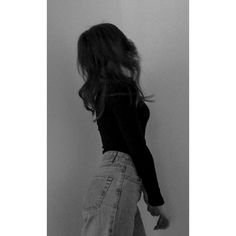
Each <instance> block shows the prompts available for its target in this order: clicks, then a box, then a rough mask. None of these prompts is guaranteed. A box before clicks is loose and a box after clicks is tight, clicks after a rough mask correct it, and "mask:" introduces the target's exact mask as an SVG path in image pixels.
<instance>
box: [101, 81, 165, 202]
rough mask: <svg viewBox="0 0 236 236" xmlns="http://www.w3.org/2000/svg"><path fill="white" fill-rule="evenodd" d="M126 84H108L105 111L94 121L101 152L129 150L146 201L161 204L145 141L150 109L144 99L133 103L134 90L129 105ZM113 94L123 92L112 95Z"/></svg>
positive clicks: (152, 164)
mask: <svg viewBox="0 0 236 236" xmlns="http://www.w3.org/2000/svg"><path fill="white" fill-rule="evenodd" d="M127 86H128V85H123V84H122V85H121V84H119V85H118V84H115V85H112V86H109V87H108V92H107V94H108V96H106V98H105V109H104V113H103V115H102V116H101V117H100V119H98V121H97V126H98V130H99V132H100V136H101V140H102V148H103V151H102V153H104V152H106V151H108V150H117V151H122V152H125V153H128V154H129V155H130V156H131V158H132V161H133V163H134V165H135V168H136V171H137V174H138V176H139V177H140V178H141V179H142V183H143V187H144V188H145V190H146V193H147V195H148V202H149V204H150V205H152V206H159V205H163V204H164V199H163V197H162V195H161V192H160V189H159V184H158V180H157V176H156V172H155V165H154V161H153V157H152V154H151V152H150V150H149V148H148V147H147V144H146V141H145V130H146V125H147V122H148V119H149V117H150V111H149V108H148V106H147V105H146V104H145V102H143V101H141V102H140V103H139V104H138V106H137V107H136V106H135V99H134V96H133V95H134V93H133V95H132V98H133V99H132V104H130V97H129V93H128V87H127ZM131 91H132V89H131ZM114 93H124V95H115V96H111V94H114ZM97 112H98V111H96V114H97Z"/></svg>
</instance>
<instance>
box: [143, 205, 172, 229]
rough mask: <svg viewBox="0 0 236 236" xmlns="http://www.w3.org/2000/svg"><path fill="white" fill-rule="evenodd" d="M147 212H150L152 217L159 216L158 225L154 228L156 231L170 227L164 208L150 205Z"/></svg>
mask: <svg viewBox="0 0 236 236" xmlns="http://www.w3.org/2000/svg"><path fill="white" fill-rule="evenodd" d="M147 210H148V211H149V212H150V214H151V215H152V216H159V218H158V221H157V224H156V226H155V227H154V230H158V229H166V228H167V227H168V226H169V221H168V219H167V218H166V216H165V214H164V213H163V211H162V206H151V205H148V207H147Z"/></svg>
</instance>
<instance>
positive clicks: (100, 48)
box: [77, 23, 154, 122]
mask: <svg viewBox="0 0 236 236" xmlns="http://www.w3.org/2000/svg"><path fill="white" fill-rule="evenodd" d="M77 69H78V72H79V74H80V75H81V76H82V78H83V80H84V84H83V86H82V87H81V88H80V89H79V91H78V94H79V96H80V97H81V98H82V100H83V103H84V107H85V108H86V109H87V110H89V111H91V112H92V115H94V114H95V113H96V111H97V110H98V108H99V110H100V113H99V114H97V117H96V118H95V119H94V120H93V122H96V121H97V120H98V119H99V118H100V117H101V115H102V113H103V111H104V107H105V98H106V96H110V95H111V94H110V95H108V92H107V91H108V89H107V88H108V86H109V85H112V86H113V85H114V86H116V85H117V86H118V85H121V84H122V85H130V86H131V87H132V88H133V89H134V91H135V94H136V95H135V96H136V97H135V101H136V102H135V104H136V106H137V105H138V102H139V101H140V100H142V101H147V102H153V100H150V99H149V97H152V96H154V95H150V96H144V94H143V92H142V89H141V87H140V81H139V80H140V72H141V68H140V56H139V53H138V51H137V48H136V46H135V44H134V43H133V42H132V41H131V40H130V39H128V38H127V37H126V36H125V35H124V33H123V32H122V31H121V30H120V29H119V28H118V27H117V26H115V25H113V24H111V23H101V24H97V25H94V26H92V27H91V28H89V29H88V30H86V31H84V32H83V33H82V34H81V35H80V36H79V39H78V43H77ZM124 70H126V71H128V74H129V75H128V74H125V73H124ZM130 86H127V88H128V91H129V94H130V97H132V96H131V90H130V89H129V88H130ZM119 94H121V93H116V94H112V95H119ZM131 99H132V98H131Z"/></svg>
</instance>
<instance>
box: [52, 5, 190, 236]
mask: <svg viewBox="0 0 236 236" xmlns="http://www.w3.org/2000/svg"><path fill="white" fill-rule="evenodd" d="M102 21H109V22H111V23H114V24H116V25H117V26H118V27H119V28H121V29H122V30H123V31H124V32H125V33H126V35H127V36H128V37H130V38H131V39H132V40H133V41H134V42H135V43H136V45H137V47H138V49H139V51H140V54H141V56H142V58H143V61H142V69H143V72H142V76H141V80H142V85H143V88H144V91H145V92H146V93H147V94H150V93H154V94H155V98H156V103H148V106H149V108H150V110H151V117H150V120H149V123H148V126H147V137H146V139H147V143H148V145H149V147H150V150H151V152H152V154H153V157H154V160H155V162H156V167H157V173H158V178H159V182H160V187H161V189H162V192H163V195H164V197H165V199H166V211H167V214H169V216H170V220H171V226H170V228H169V229H168V230H165V231H159V233H158V235H168V236H172V235H173V236H178V235H180V236H187V235H188V2H187V0H179V1H178V2H177V1H174V0H165V1H160V0H145V1H144V0H143V1H141V0H129V1H127V0H121V1H115V0H99V1H92V0H80V1H78V0H67V1H63V0H48V236H72V235H73V236H74V235H79V232H80V228H81V223H82V219H81V215H80V211H81V201H82V198H83V195H84V191H85V189H86V187H87V185H88V183H89V180H90V178H91V175H92V173H93V169H94V168H95V166H96V162H97V159H98V157H99V156H100V155H101V140H100V137H99V133H98V130H97V127H96V125H95V124H93V123H92V122H91V118H92V116H91V114H90V113H89V112H86V111H85V110H84V108H83V105H82V101H81V100H80V99H79V98H78V96H77V90H78V88H79V87H80V86H81V85H82V80H81V78H80V77H79V75H78V73H77V71H76V65H75V62H76V43H77V39H78V35H79V34H80V32H82V31H83V30H85V29H87V28H88V27H89V26H92V25H93V24H97V23H101V22H102ZM91 147H93V148H91ZM139 205H140V207H141V213H142V216H143V220H144V223H145V227H146V231H147V233H148V235H150V236H151V235H157V232H155V231H152V227H153V225H154V220H155V219H154V218H153V217H152V216H150V215H149V214H148V213H147V212H146V211H145V205H144V203H143V202H140V203H139Z"/></svg>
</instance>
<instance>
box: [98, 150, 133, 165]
mask: <svg viewBox="0 0 236 236" xmlns="http://www.w3.org/2000/svg"><path fill="white" fill-rule="evenodd" d="M102 159H103V160H104V161H106V160H109V161H112V162H122V163H125V164H127V165H130V166H132V167H134V164H133V161H132V158H131V156H130V155H129V154H128V153H125V152H121V151H116V150H109V151H106V152H104V153H103V155H102Z"/></svg>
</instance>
